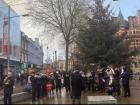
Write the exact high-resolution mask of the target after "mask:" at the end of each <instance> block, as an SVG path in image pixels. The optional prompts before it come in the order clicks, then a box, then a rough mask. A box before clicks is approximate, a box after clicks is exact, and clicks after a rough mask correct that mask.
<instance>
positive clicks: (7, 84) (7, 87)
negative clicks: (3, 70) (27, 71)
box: [4, 77, 14, 94]
mask: <svg viewBox="0 0 140 105" xmlns="http://www.w3.org/2000/svg"><path fill="white" fill-rule="evenodd" d="M8 81H9V82H8ZM13 86H14V79H13V78H12V77H8V78H7V80H6V81H5V82H4V93H6V94H12V93H13Z"/></svg>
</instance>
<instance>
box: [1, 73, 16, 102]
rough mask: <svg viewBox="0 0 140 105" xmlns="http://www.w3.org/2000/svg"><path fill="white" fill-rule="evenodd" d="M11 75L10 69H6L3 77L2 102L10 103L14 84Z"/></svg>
mask: <svg viewBox="0 0 140 105" xmlns="http://www.w3.org/2000/svg"><path fill="white" fill-rule="evenodd" d="M12 75H13V74H12V71H8V74H7V75H6V77H5V78H4V83H3V84H4V104H12V93H13V86H14V78H12Z"/></svg>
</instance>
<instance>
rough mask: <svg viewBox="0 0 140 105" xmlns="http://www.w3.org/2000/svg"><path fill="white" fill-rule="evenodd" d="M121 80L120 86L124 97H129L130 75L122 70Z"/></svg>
mask: <svg viewBox="0 0 140 105" xmlns="http://www.w3.org/2000/svg"><path fill="white" fill-rule="evenodd" d="M121 78H122V85H123V88H124V97H127V96H130V87H129V80H130V73H129V72H128V70H127V69H126V67H125V68H124V72H123V73H122V74H121Z"/></svg>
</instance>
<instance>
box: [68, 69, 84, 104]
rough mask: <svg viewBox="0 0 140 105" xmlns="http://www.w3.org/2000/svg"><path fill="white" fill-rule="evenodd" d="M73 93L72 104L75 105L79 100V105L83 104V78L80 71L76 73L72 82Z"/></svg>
mask: <svg viewBox="0 0 140 105" xmlns="http://www.w3.org/2000/svg"><path fill="white" fill-rule="evenodd" d="M71 86H72V92H71V98H72V103H73V104H75V101H76V100H78V103H79V104H80V103H81V101H80V100H81V92H82V78H81V75H80V74H79V72H78V71H76V72H75V73H74V76H73V78H72V81H71Z"/></svg>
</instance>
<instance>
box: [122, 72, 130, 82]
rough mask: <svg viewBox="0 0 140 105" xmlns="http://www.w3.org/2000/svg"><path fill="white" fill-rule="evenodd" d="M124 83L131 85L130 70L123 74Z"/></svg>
mask: <svg viewBox="0 0 140 105" xmlns="http://www.w3.org/2000/svg"><path fill="white" fill-rule="evenodd" d="M121 78H122V84H123V85H129V79H130V74H129V72H127V71H125V72H123V73H122V74H121Z"/></svg>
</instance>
